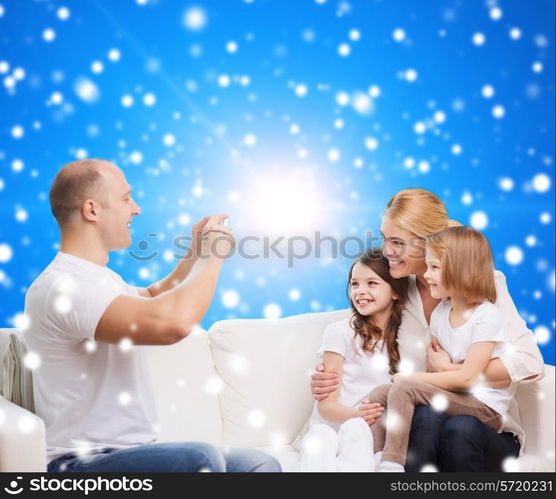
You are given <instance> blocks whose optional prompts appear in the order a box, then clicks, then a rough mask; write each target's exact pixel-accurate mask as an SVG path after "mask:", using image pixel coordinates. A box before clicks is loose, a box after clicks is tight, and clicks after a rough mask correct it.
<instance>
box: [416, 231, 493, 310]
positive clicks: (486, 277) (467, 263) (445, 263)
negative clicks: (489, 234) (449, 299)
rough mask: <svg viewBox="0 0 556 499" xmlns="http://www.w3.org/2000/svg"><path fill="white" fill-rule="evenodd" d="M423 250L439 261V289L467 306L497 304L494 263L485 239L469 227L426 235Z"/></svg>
mask: <svg viewBox="0 0 556 499" xmlns="http://www.w3.org/2000/svg"><path fill="white" fill-rule="evenodd" d="M425 247H426V250H427V253H429V252H430V253H432V254H433V255H434V256H436V257H437V258H438V259H439V260H440V265H441V268H442V270H441V279H442V286H443V287H445V288H446V289H448V291H449V290H452V289H453V290H455V291H457V292H458V293H461V294H462V295H463V296H465V299H466V300H467V303H468V304H470V305H471V304H480V303H483V302H484V301H486V300H488V301H490V302H492V303H494V302H495V301H496V287H495V284H494V263H493V261H492V252H491V250H490V245H489V243H488V240H487V238H486V237H485V236H484V235H483V234H481V233H480V232H479V231H477V230H475V229H472V228H470V227H452V228H449V229H445V230H443V231H441V232H439V233H438V234H433V235H431V236H428V237H427V239H426V243H425Z"/></svg>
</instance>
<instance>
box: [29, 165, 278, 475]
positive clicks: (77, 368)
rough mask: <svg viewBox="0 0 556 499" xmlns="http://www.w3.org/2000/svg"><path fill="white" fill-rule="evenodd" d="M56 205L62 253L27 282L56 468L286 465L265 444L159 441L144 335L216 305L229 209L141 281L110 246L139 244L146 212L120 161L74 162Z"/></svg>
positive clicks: (189, 325)
mask: <svg viewBox="0 0 556 499" xmlns="http://www.w3.org/2000/svg"><path fill="white" fill-rule="evenodd" d="M50 203H51V208H52V212H53V214H54V216H55V217H56V220H57V222H58V225H59V227H60V231H61V245H60V251H59V253H58V254H57V255H56V257H55V258H54V260H53V261H52V262H51V263H50V265H49V266H48V267H47V268H46V269H45V270H44V271H43V272H42V274H41V275H40V276H39V277H38V278H37V279H36V280H35V281H34V282H33V284H32V285H31V287H30V288H29V290H28V292H27V295H26V300H25V313H26V314H27V316H28V317H29V319H30V326H29V328H27V329H26V331H25V333H24V338H25V343H26V345H27V347H28V348H29V349H30V350H32V351H34V352H36V353H38V354H39V355H40V357H41V359H42V364H41V368H40V375H39V376H36V377H35V379H34V381H35V384H34V396H35V408H36V412H37V415H38V416H40V417H41V418H42V419H43V420H44V422H45V425H46V437H47V447H48V448H47V453H48V459H49V463H48V471H50V472H54V471H75V472H155V471H175V472H187V471H202V470H207V471H220V472H223V471H280V465H279V464H278V462H277V461H276V460H275V459H274V458H272V457H270V456H268V455H266V454H264V453H262V452H258V451H253V450H241V449H229V450H227V451H225V452H224V451H222V450H220V449H217V448H215V447H213V446H211V445H209V444H206V443H202V442H189V443H164V444H156V443H154V442H155V439H156V415H155V408H154V397H153V393H152V390H151V386H150V380H149V379H148V376H147V372H146V365H145V360H144V357H143V356H144V351H143V348H142V347H141V346H140V345H170V344H173V343H176V342H178V341H180V340H182V339H183V338H185V337H186V336H187V335H188V334H189V333H190V332H191V331H192V330H193V328H194V327H195V325H196V324H198V323H199V322H200V321H201V319H202V318H203V316H204V315H205V313H206V311H207V309H208V307H209V305H210V302H211V299H212V296H213V294H214V290H215V287H216V282H217V280H218V276H219V274H220V269H221V267H222V264H223V263H224V260H225V259H226V258H227V256H228V255H229V253H230V252H231V250H232V249H233V247H234V244H235V241H234V237H233V235H232V233H231V230H230V229H229V228H228V227H226V226H224V225H222V224H220V221H221V220H222V219H223V218H226V215H213V216H210V217H205V218H204V219H203V220H201V221H200V222H199V223H197V224H196V225H195V226H194V227H193V230H192V236H193V240H192V244H191V247H190V248H189V251H188V254H187V255H186V257H185V258H183V259H182V260H180V261H179V263H178V264H177V266H176V268H175V269H174V271H173V272H172V273H171V274H170V275H169V276H167V277H166V278H165V279H162V280H161V281H159V282H157V283H155V284H153V285H151V286H149V287H147V288H136V287H132V286H129V285H128V284H126V283H125V282H124V281H123V279H122V278H121V277H120V276H119V275H118V274H116V273H115V272H113V271H112V270H110V269H108V268H107V267H106V264H107V263H108V259H109V256H108V254H109V252H110V251H115V250H120V249H122V248H126V247H127V246H129V245H130V244H131V235H130V230H129V227H130V225H131V222H132V220H133V217H134V216H136V215H139V214H140V213H141V210H140V208H139V206H138V205H137V204H136V203H135V201H134V199H133V197H132V195H131V188H130V186H129V185H128V183H127V181H126V179H125V176H124V174H123V173H122V171H121V170H120V169H119V168H118V167H116V166H115V165H113V164H111V163H110V162H108V161H104V160H99V159H84V160H79V161H75V162H73V163H69V164H67V165H65V166H64V167H63V168H62V169H61V170H60V171H59V172H58V174H57V175H56V178H55V179H54V183H53V184H52V188H51V191H50ZM123 346H125V348H122V347H123Z"/></svg>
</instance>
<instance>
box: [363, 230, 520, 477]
mask: <svg viewBox="0 0 556 499" xmlns="http://www.w3.org/2000/svg"><path fill="white" fill-rule="evenodd" d="M426 263H427V272H426V273H425V274H424V276H425V278H426V280H427V283H428V285H429V288H430V293H431V295H432V297H433V298H436V299H441V300H442V301H441V302H440V304H439V305H437V307H436V308H435V309H434V311H433V312H432V315H431V322H430V328H431V339H432V342H433V343H438V344H439V345H440V346H441V347H442V348H443V349H444V350H445V351H446V352H448V354H449V355H450V356H451V358H452V362H453V364H454V365H456V366H457V368H456V369H455V370H452V371H449V372H443V373H430V372H429V373H425V372H415V373H412V374H403V375H402V374H396V375H394V377H393V384H388V385H383V386H380V387H377V388H376V389H375V390H373V393H371V395H370V397H369V398H370V400H371V401H372V402H378V403H380V404H382V405H383V406H385V407H387V417H386V418H383V419H382V420H380V421H379V422H378V423H377V424H375V425H373V426H372V432H373V437H374V449H375V452H380V451H383V454H382V456H381V463H380V465H379V468H378V470H379V471H399V472H403V471H404V468H403V466H404V465H405V459H406V453H407V446H408V440H409V431H410V428H411V420H412V417H413V412H414V410H415V407H416V406H418V405H432V406H433V407H435V408H437V409H438V410H441V411H445V412H446V414H447V415H449V416H456V415H462V414H468V415H471V416H475V417H476V418H478V419H479V420H480V421H482V422H483V423H485V424H486V425H487V426H489V427H491V428H492V429H493V430H495V431H497V432H500V430H501V428H502V420H503V418H504V417H505V416H506V413H507V411H508V407H509V404H510V401H511V400H512V397H513V396H514V387H513V386H512V385H511V384H510V385H509V386H507V387H505V388H492V387H488V386H481V384H480V382H479V381H480V380H479V378H480V377H481V376H482V375H483V373H484V371H485V369H486V367H487V365H488V363H489V361H490V360H491V359H495V358H499V357H500V355H501V354H502V353H503V352H504V350H505V349H506V348H507V346H508V344H509V334H508V332H507V329H506V326H505V324H504V318H503V317H502V314H501V313H500V311H499V310H498V308H497V307H496V306H495V305H494V302H495V301H496V288H495V284H494V274H493V261H492V254H491V251H490V246H489V244H488V241H487V239H486V238H485V237H484V236H483V235H482V234H481V233H480V232H478V231H476V230H474V229H471V228H468V227H453V228H449V229H446V230H444V231H442V232H440V233H439V234H436V235H434V236H430V237H428V238H427V240H426ZM384 419H385V420H386V421H385V420H384Z"/></svg>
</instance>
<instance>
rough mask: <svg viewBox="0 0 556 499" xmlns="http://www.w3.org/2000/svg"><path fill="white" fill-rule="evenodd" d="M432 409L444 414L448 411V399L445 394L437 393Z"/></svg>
mask: <svg viewBox="0 0 556 499" xmlns="http://www.w3.org/2000/svg"><path fill="white" fill-rule="evenodd" d="M431 407H432V408H433V409H434V410H435V411H436V412H444V411H445V410H446V409H448V397H446V395H444V394H443V393H437V394H436V395H434V396H433V397H432V400H431Z"/></svg>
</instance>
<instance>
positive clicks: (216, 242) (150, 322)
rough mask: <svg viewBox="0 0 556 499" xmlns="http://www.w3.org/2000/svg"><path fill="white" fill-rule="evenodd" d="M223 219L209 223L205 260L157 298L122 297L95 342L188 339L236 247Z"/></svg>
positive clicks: (146, 342) (162, 342)
mask: <svg viewBox="0 0 556 499" xmlns="http://www.w3.org/2000/svg"><path fill="white" fill-rule="evenodd" d="M219 217H220V218H221V216H215V217H211V218H210V219H209V221H208V223H207V224H206V226H205V229H204V231H203V234H204V236H203V238H202V244H203V248H202V251H203V258H199V259H198V260H197V261H196V262H195V264H194V265H193V267H192V269H191V271H190V272H189V274H188V276H187V277H186V278H185V279H184V280H183V281H182V282H181V283H179V284H178V285H176V286H175V287H174V288H173V289H170V290H168V291H164V292H162V293H160V294H159V295H158V296H155V297H154V298H146V297H132V296H118V297H117V298H116V299H115V300H114V301H112V303H111V304H110V305H109V306H108V308H107V309H106V311H105V312H104V314H103V315H102V317H101V319H100V321H99V323H98V326H97V328H96V332H95V340H97V341H103V342H106V343H114V344H116V343H119V342H120V341H121V340H122V339H124V338H129V339H130V340H131V341H133V343H134V344H136V345H169V344H172V343H176V342H178V341H180V340H181V339H183V338H185V337H186V336H187V335H188V334H189V333H190V332H191V331H192V330H193V328H194V327H195V326H196V325H197V324H198V323H199V322H200V321H201V319H202V318H203V317H204V315H205V313H206V311H207V310H208V307H209V306H210V302H211V300H212V297H213V294H214V291H215V289H216V283H217V280H218V276H219V274H220V270H221V266H222V263H223V262H224V259H225V258H226V257H227V256H228V255H229V253H230V251H231V250H232V248H233V246H234V239H233V236H232V234H231V231H230V229H229V228H228V227H225V226H223V225H220V224H219V223H218V222H219ZM204 255H207V257H206V258H205V257H204Z"/></svg>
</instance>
